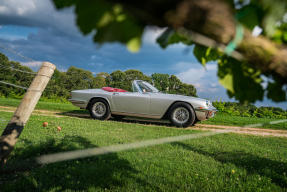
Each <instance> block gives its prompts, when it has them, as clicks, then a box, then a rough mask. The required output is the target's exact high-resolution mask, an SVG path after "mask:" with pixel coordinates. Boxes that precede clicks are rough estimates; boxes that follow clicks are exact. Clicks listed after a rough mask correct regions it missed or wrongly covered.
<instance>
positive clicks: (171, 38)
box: [156, 28, 193, 48]
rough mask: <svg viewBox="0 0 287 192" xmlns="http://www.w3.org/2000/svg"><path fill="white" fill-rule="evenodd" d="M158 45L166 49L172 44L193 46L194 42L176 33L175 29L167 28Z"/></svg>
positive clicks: (159, 38)
mask: <svg viewBox="0 0 287 192" xmlns="http://www.w3.org/2000/svg"><path fill="white" fill-rule="evenodd" d="M156 41H157V43H158V44H159V45H160V46H161V47H162V48H166V47H167V46H169V45H171V44H176V43H183V44H185V45H192V44H193V42H191V41H190V40H188V39H186V38H185V37H183V36H181V35H180V34H178V33H176V32H175V31H174V30H173V29H170V28H167V29H166V30H165V31H164V32H163V33H162V34H161V35H160V36H159V37H158V38H157V40H156Z"/></svg>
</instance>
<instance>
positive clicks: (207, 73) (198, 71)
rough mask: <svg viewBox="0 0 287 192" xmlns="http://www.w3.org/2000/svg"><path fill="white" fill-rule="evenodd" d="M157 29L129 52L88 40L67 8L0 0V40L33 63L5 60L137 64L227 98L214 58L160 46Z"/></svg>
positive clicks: (103, 68) (113, 66) (96, 66)
mask: <svg viewBox="0 0 287 192" xmlns="http://www.w3.org/2000/svg"><path fill="white" fill-rule="evenodd" d="M161 32H162V29H158V28H154V27H149V28H146V30H145V33H144V36H143V46H142V48H141V50H140V52H139V53H130V52H129V51H128V50H127V49H126V48H125V46H123V45H121V44H118V43H109V44H104V45H102V46H99V45H96V44H94V43H93V42H92V34H90V35H89V36H83V35H82V34H81V33H80V32H79V30H78V28H77V27H76V25H75V16H74V14H73V9H72V8H71V9H65V10H63V11H56V10H55V8H54V6H53V5H52V3H51V2H50V1H47V0H45V1H44V0H42V1H39V0H30V1H23V0H10V1H6V0H0V44H1V45H2V46H5V47H8V48H12V49H14V50H16V51H17V52H19V53H21V54H22V55H25V56H27V57H30V58H32V59H33V60H35V62H31V61H27V60H23V59H22V58H21V57H19V56H15V55H13V54H11V53H9V52H7V51H6V50H3V49H0V52H3V53H5V54H6V55H7V56H8V57H9V58H10V60H16V61H19V62H21V63H22V64H24V65H27V66H30V67H32V68H33V69H35V70H36V69H37V68H38V67H39V65H40V63H41V62H42V61H50V62H52V63H54V64H56V66H57V68H58V69H59V70H61V71H65V70H67V69H68V68H69V67H70V66H76V67H80V68H84V69H87V70H90V71H92V72H93V73H94V74H96V73H98V72H109V73H110V72H112V71H114V70H118V69H119V70H127V69H138V70H141V71H143V72H144V73H146V74H148V75H150V74H152V73H168V74H175V75H177V76H178V77H179V78H180V79H181V80H182V81H183V82H186V83H190V84H193V85H194V86H195V87H196V88H197V91H198V95H199V96H200V97H203V98H209V99H212V100H216V99H222V100H230V99H229V98H228V96H227V95H226V91H225V89H224V88H223V87H222V86H221V85H220V84H219V83H218V79H217V76H216V72H217V65H216V64H215V63H209V64H208V65H207V68H206V69H204V68H203V67H202V66H201V65H200V64H199V63H198V62H197V60H196V59H195V57H194V56H193V54H192V47H191V48H186V47H185V46H184V45H181V44H177V45H173V46H170V47H168V48H167V49H165V50H163V49H161V48H160V47H159V46H158V45H157V44H156V43H155V39H156V37H157V36H158V35H159V34H160V33H161ZM257 104H258V105H267V106H280V107H283V108H287V103H286V102H285V103H272V102H271V101H268V100H265V101H264V102H258V103H257Z"/></svg>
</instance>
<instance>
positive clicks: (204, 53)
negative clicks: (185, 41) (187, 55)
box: [193, 45, 221, 66]
mask: <svg viewBox="0 0 287 192" xmlns="http://www.w3.org/2000/svg"><path fill="white" fill-rule="evenodd" d="M193 54H194V56H195V57H196V59H197V60H198V61H199V62H200V63H201V64H202V65H203V66H205V65H206V63H207V62H209V61H216V60H217V59H219V58H220V55H221V54H220V53H219V52H218V51H216V50H214V49H212V48H211V47H209V48H207V47H204V46H202V45H195V47H194V49H193Z"/></svg>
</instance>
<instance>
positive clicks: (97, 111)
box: [92, 101, 107, 117]
mask: <svg viewBox="0 0 287 192" xmlns="http://www.w3.org/2000/svg"><path fill="white" fill-rule="evenodd" d="M106 111H107V107H106V105H105V104H104V103H102V102H100V101H99V102H96V103H95V104H94V105H93V107H92V112H93V113H94V115H95V116H97V117H103V116H104V115H105V114H106Z"/></svg>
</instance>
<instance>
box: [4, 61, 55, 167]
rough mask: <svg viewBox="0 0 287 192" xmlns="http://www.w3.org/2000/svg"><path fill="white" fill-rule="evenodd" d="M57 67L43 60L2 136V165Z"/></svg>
mask: <svg viewBox="0 0 287 192" xmlns="http://www.w3.org/2000/svg"><path fill="white" fill-rule="evenodd" d="M55 69H56V66H55V65H53V64H52V63H49V62H43V64H42V66H41V68H40V69H39V71H38V73H37V75H36V76H35V78H34V79H33V81H32V83H31V85H30V87H29V88H28V90H27V92H26V93H25V95H24V97H23V99H22V101H21V103H20V105H19V106H18V108H17V109H16V111H15V113H14V115H13V117H12V119H11V120H10V122H9V123H8V125H7V126H6V128H5V130H4V131H3V133H2V135H1V137H0V165H2V166H3V165H4V164H5V162H6V159H7V157H8V155H9V154H10V153H11V151H12V150H13V148H14V146H15V144H16V142H17V139H18V137H19V136H20V134H21V132H22V130H23V128H24V126H25V124H26V123H27V121H28V120H29V118H30V115H31V113H32V111H33V110H34V108H35V106H36V104H37V103H38V101H39V99H40V97H41V95H42V92H43V91H44V90H45V87H46V86H47V84H48V82H49V80H50V78H51V77H52V75H53V73H54V70H55Z"/></svg>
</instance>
